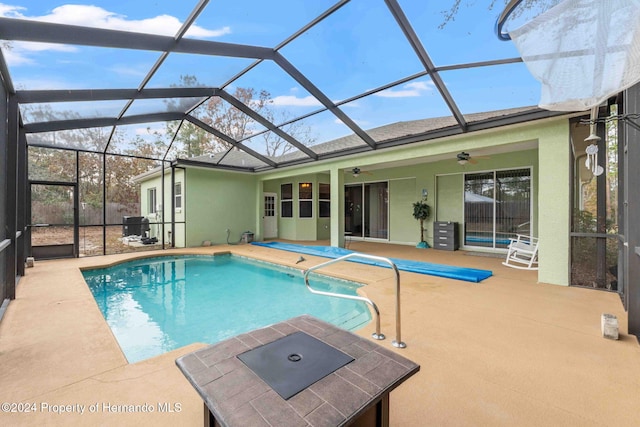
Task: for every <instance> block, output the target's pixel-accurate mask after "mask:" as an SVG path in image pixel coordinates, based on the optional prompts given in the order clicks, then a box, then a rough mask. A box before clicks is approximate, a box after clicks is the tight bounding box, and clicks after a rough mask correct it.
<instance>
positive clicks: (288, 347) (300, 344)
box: [238, 332, 354, 399]
mask: <svg viewBox="0 0 640 427" xmlns="http://www.w3.org/2000/svg"><path fill="white" fill-rule="evenodd" d="M238 359H240V360H241V361H242V362H243V363H244V364H245V365H247V366H248V367H249V368H250V369H251V370H252V371H253V372H255V374H256V375H258V376H259V377H260V378H262V380H263V381H264V382H266V383H267V384H269V386H270V387H271V388H272V389H273V390H275V391H276V392H277V393H278V394H279V395H280V396H281V397H282V398H283V399H289V398H290V397H291V396H293V395H295V394H297V393H299V392H301V391H302V390H304V389H305V388H307V387H309V386H310V385H311V384H313V383H315V382H316V381H318V380H320V379H322V378H324V377H326V376H327V375H329V374H330V373H332V372H334V371H336V370H338V369H339V368H341V367H343V366H344V365H346V364H347V363H349V362H351V361H353V360H354V359H353V357H351V356H349V355H347V354H345V353H343V352H341V351H340V350H338V349H336V348H334V347H331V346H330V345H328V344H325V343H323V342H322V341H320V340H318V339H316V338H313V337H312V336H310V335H307V334H305V333H304V332H296V333H294V334H291V335H287V336H286V337H283V338H280V339H278V340H276V341H273V342H271V343H269V344H265V345H263V346H261V347H258V348H254V349H253V350H249V351H247V352H246V353H242V354H240V355H238Z"/></svg>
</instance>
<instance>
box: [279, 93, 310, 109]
mask: <svg viewBox="0 0 640 427" xmlns="http://www.w3.org/2000/svg"><path fill="white" fill-rule="evenodd" d="M273 105H276V106H278V107H320V106H322V104H321V103H320V101H318V100H317V99H315V98H314V97H313V96H311V95H308V96H305V97H304V98H298V97H297V96H294V95H280V96H276V97H275V98H273Z"/></svg>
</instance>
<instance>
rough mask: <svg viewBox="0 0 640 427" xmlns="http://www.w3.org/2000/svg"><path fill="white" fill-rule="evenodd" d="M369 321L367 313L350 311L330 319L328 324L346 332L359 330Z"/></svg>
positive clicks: (369, 317)
mask: <svg viewBox="0 0 640 427" xmlns="http://www.w3.org/2000/svg"><path fill="white" fill-rule="evenodd" d="M370 321H371V314H370V313H369V311H364V312H363V311H360V310H356V309H354V310H351V311H349V312H347V313H345V314H343V315H341V316H338V317H336V318H335V319H332V320H331V322H330V323H332V324H334V325H336V326H338V327H340V328H342V329H346V330H348V331H355V330H356V329H360V328H361V327H363V326H364V325H366V324H367V323H369V322H370Z"/></svg>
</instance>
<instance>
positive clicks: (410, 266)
mask: <svg viewBox="0 0 640 427" xmlns="http://www.w3.org/2000/svg"><path fill="white" fill-rule="evenodd" d="M252 245H256V246H264V247H267V248H273V249H281V250H283V251H289V252H297V253H300V254H307V255H315V256H320V257H324V258H334V259H335V258H340V257H341V256H345V255H347V254H351V253H354V251H350V250H348V249H343V248H336V247H333V246H306V245H296V244H293V243H282V242H252ZM389 259H390V260H391V261H393V263H394V264H395V265H396V266H397V267H398V270H402V271H409V272H412V273H421V274H429V275H431V276H438V277H446V278H448V279H457V280H465V281H467V282H475V283H478V282H480V281H482V280H484V279H486V278H487V277H491V275H492V274H493V273H492V272H491V271H489V270H478V269H474V268H465V267H456V266H454V265H444V264H433V263H430V262H422V261H411V260H407V259H399V258H389ZM349 261H353V262H359V263H362V264H370V265H376V266H378V267H387V268H389V265H388V264H386V263H384V262H378V261H373V260H369V259H364V258H362V259H352V260H349Z"/></svg>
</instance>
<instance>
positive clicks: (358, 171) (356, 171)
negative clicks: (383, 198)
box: [348, 167, 372, 178]
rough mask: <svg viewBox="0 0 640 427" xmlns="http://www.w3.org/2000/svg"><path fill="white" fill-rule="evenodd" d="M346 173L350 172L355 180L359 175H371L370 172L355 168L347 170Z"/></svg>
mask: <svg viewBox="0 0 640 427" xmlns="http://www.w3.org/2000/svg"><path fill="white" fill-rule="evenodd" d="M348 172H351V174H352V175H353V177H354V178H357V177H358V176H359V175H360V174H363V173H364V174H367V175H372V173H371V172H369V171H363V170H362V169H360V168H358V167H355V168H353V169H351V170H349V171H348Z"/></svg>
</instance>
